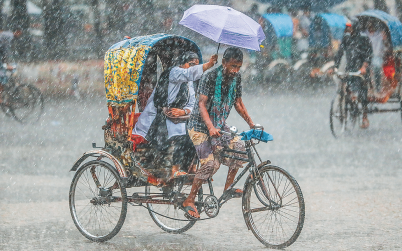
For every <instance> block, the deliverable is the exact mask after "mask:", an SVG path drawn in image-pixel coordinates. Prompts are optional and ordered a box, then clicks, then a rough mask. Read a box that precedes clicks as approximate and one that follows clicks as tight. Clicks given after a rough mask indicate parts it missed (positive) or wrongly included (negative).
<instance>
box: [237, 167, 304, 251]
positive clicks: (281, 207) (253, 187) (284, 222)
mask: <svg viewBox="0 0 402 251" xmlns="http://www.w3.org/2000/svg"><path fill="white" fill-rule="evenodd" d="M258 173H259V178H255V179H254V178H253V177H252V175H250V176H249V177H248V178H247V180H246V182H245V184H244V190H243V191H244V193H243V201H242V205H243V207H242V209H243V217H244V220H245V222H246V225H247V227H248V229H250V230H251V231H252V232H253V234H254V236H255V237H256V238H257V239H258V240H259V241H260V242H261V243H262V244H264V245H265V246H267V247H269V248H273V249H283V248H285V247H288V246H290V245H292V244H293V243H294V242H295V241H296V239H297V238H298V237H299V235H300V233H301V231H302V228H303V224H304V217H305V204H304V198H303V194H302V191H301V189H300V186H299V184H298V183H297V181H296V180H295V179H294V178H293V177H292V176H291V175H290V174H289V173H288V172H286V171H285V170H283V169H282V168H280V167H277V166H272V165H264V166H261V167H259V168H258Z"/></svg>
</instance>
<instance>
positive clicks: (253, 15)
mask: <svg viewBox="0 0 402 251" xmlns="http://www.w3.org/2000/svg"><path fill="white" fill-rule="evenodd" d="M246 14H247V16H249V17H251V18H252V19H253V20H254V21H256V22H258V20H259V19H260V17H261V15H260V13H259V12H258V4H256V3H254V4H252V5H251V8H250V10H249V11H248V12H247V13H246Z"/></svg>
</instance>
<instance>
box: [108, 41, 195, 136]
mask: <svg viewBox="0 0 402 251" xmlns="http://www.w3.org/2000/svg"><path fill="white" fill-rule="evenodd" d="M186 51H193V52H195V53H197V54H198V56H199V58H200V59H202V55H201V51H200V49H199V48H198V46H197V45H196V44H195V43H194V42H193V41H191V40H189V39H187V38H185V37H180V36H175V35H168V34H155V35H149V36H140V37H135V38H131V39H125V40H123V41H120V42H118V43H116V44H114V45H112V46H111V47H110V48H109V49H108V51H107V52H106V54H105V64H104V77H105V91H106V100H107V106H108V110H109V117H108V120H107V122H106V125H105V126H103V129H107V128H109V129H111V130H112V132H113V136H114V137H115V138H116V139H118V140H119V141H124V140H127V139H129V138H130V136H131V131H132V129H133V127H134V125H135V123H136V120H137V119H138V116H139V113H136V104H137V100H138V111H139V112H142V111H143V109H144V108H145V105H146V102H147V100H148V98H149V96H150V95H151V94H152V91H153V89H154V88H155V86H156V84H157V80H158V64H157V62H158V59H159V62H160V64H161V66H162V69H160V70H163V69H167V68H169V67H171V66H173V65H174V64H175V60H176V58H178V57H179V56H180V55H182V54H183V53H184V52H186ZM200 63H202V60H200Z"/></svg>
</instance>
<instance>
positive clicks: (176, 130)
mask: <svg viewBox="0 0 402 251" xmlns="http://www.w3.org/2000/svg"><path fill="white" fill-rule="evenodd" d="M202 74H203V69H202V65H196V66H193V67H190V68H188V69H183V68H180V67H174V68H173V69H172V70H171V71H170V73H169V84H168V88H167V91H168V95H167V105H168V106H169V105H171V104H172V103H173V102H174V101H175V100H176V96H177V94H178V93H179V91H180V89H181V86H182V85H187V86H188V93H189V100H188V103H187V104H186V105H185V106H184V107H183V108H182V109H189V110H190V111H193V107H194V104H195V92H194V88H193V81H195V80H198V79H200V78H201V76H202ZM156 90H157V88H155V89H154V90H153V92H152V94H151V96H150V97H149V99H148V101H147V105H146V107H145V109H144V111H143V112H142V113H141V115H140V117H139V118H138V122H137V123H136V124H135V127H134V129H133V132H132V133H133V134H136V135H140V136H142V137H144V138H146V137H147V134H148V131H149V129H150V127H151V125H152V123H153V121H154V119H155V117H156V115H157V112H158V108H157V107H156V106H155V103H154V97H155V91H156ZM166 127H167V138H168V139H169V138H171V137H173V136H177V135H186V131H187V130H186V124H185V123H178V124H175V123H173V122H172V121H170V120H168V119H167V120H166Z"/></svg>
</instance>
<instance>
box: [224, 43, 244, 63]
mask: <svg viewBox="0 0 402 251" xmlns="http://www.w3.org/2000/svg"><path fill="white" fill-rule="evenodd" d="M223 59H225V60H226V61H229V60H231V59H234V60H236V61H241V62H243V52H242V51H241V50H240V49H239V48H237V47H229V48H227V49H226V50H225V52H224V53H223Z"/></svg>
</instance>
